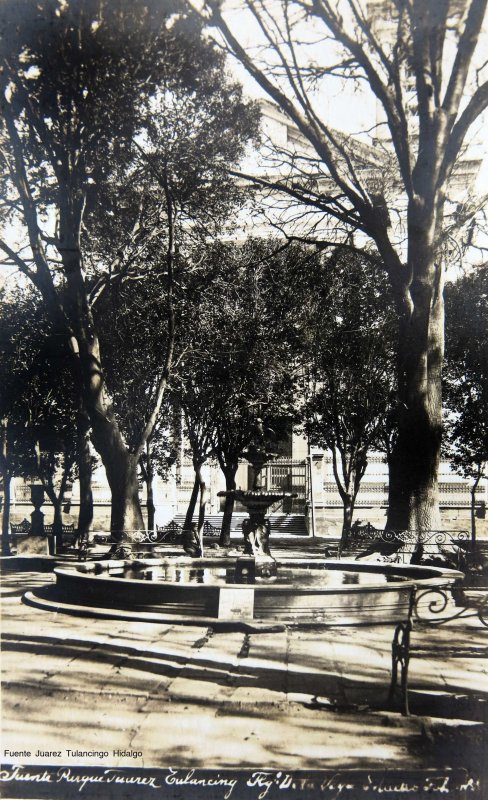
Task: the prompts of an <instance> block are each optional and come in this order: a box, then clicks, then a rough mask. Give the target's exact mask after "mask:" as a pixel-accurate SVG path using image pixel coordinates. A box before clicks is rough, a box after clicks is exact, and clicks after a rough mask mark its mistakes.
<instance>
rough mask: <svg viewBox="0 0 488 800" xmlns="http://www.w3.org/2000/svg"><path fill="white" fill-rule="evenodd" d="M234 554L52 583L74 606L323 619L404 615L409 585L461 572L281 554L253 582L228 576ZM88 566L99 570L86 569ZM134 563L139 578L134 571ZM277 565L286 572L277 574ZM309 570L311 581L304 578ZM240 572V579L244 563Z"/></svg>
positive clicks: (346, 621) (64, 576)
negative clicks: (274, 568) (270, 569)
mask: <svg viewBox="0 0 488 800" xmlns="http://www.w3.org/2000/svg"><path fill="white" fill-rule="evenodd" d="M247 560H248V561H249V560H250V559H247ZM240 561H242V560H241V559H235V558H234V559H232V558H218V559H217V558H214V559H210V558H209V559H205V558H204V559H191V558H184V557H182V558H176V559H175V558H159V559H143V560H141V561H139V562H125V561H115V560H112V561H105V562H97V564H92V565H90V564H78V565H73V566H71V567H69V568H62V569H61V568H59V569H55V570H54V572H55V574H56V581H57V588H58V590H59V591H60V592H61V593H62V594H63V595H64V596H66V597H68V598H69V600H70V602H72V603H77V604H79V605H86V606H91V607H93V606H96V607H97V608H106V609H119V610H131V611H137V610H140V611H145V612H157V613H164V614H165V615H170V616H171V615H175V617H178V616H185V617H188V616H190V617H195V618H210V619H212V618H213V619H218V620H240V621H246V620H266V621H276V622H285V623H287V624H297V623H302V624H310V623H320V624H327V625H359V624H378V623H380V622H385V623H387V622H388V623H391V622H399V621H402V620H404V619H405V618H406V616H407V614H408V607H409V603H410V598H411V591H412V588H413V587H417V588H418V589H438V588H441V587H447V586H450V585H452V584H454V583H455V582H456V581H457V580H460V579H461V578H462V577H463V573H461V572H457V571H455V570H449V569H443V568H439V567H424V566H410V565H396V564H395V565H390V564H374V563H368V564H364V563H362V564H360V563H358V562H357V561H346V560H341V561H334V560H327V561H321V560H318V559H316V560H310V559H286V560H283V561H282V562H278V563H277V575H276V576H275V575H273V574H270V575H268V576H266V574H265V575H264V577H263V576H262V575H261V576H260V577H259V578H258V579H256V582H254V583H244V582H233V581H232V571H233V570H234V574H235V570H236V567H237V564H238V562H240ZM273 563H274V562H273ZM101 564H102V566H100V565H101ZM241 566H242V564H241ZM90 569H93V570H95V569H97V570H99V572H98V574H94V571H91V572H88V571H87V570H90ZM134 570H135V572H134ZM138 570H140V571H141V577H140V578H138V577H134V574H136V575H137V571H138ZM158 570H159V572H160V575H161V574H162V573H165V575H166V579H165V580H163V581H158V580H154V579H153V578H154V576H152V577H149V576H148V572H150V571H153V572H154V571H156V572H157V571H158ZM178 570H179V574H177V571H178ZM283 570H284V571H285V574H284V576H283V575H281V576H280V572H282V571H283ZM304 571H305V572H304ZM307 572H309V573H310V575H311V577H312V580H305V575H306V574H307ZM191 573H193V575H192V574H191ZM229 574H230V578H229ZM316 574H319V575H320V574H322V576H323V581H321V580H320V579H319V580H316ZM238 575H239V578H238V580H242V578H243V576H242V570H240V571H239V570H238ZM244 577H245V576H244ZM280 578H281V580H280Z"/></svg>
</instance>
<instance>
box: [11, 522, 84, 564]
mask: <svg viewBox="0 0 488 800" xmlns="http://www.w3.org/2000/svg"><path fill="white" fill-rule="evenodd" d="M10 530H11V533H12V535H13V537H14V538H15V544H17V537H18V536H28V535H29V533H30V531H31V524H30V522H29V521H28V520H27V519H23V520H22V522H11V523H10ZM53 530H54V526H53V525H52V524H47V525H44V533H45V534H46V536H52V535H53ZM76 541H77V531H76V529H75V526H74V524H72V523H63V525H62V543H61V547H58V553H60V554H62V553H66V554H69V553H73V554H74V555H78V556H79V557H80V558H86V554H87V549H88V542H87V541H82V542H80V543H79V544H76Z"/></svg>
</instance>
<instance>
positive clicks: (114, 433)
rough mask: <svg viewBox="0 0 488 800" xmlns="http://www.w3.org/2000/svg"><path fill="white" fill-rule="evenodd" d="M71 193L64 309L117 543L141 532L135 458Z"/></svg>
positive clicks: (63, 236) (64, 230)
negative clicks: (102, 339)
mask: <svg viewBox="0 0 488 800" xmlns="http://www.w3.org/2000/svg"><path fill="white" fill-rule="evenodd" d="M73 197H74V194H73V191H67V192H66V196H65V203H61V206H60V235H59V238H60V248H59V249H60V252H61V255H62V259H63V267H64V272H65V275H66V309H67V312H68V316H69V319H70V321H71V325H72V328H73V331H74V332H75V337H74V338H73V339H72V341H71V346H72V350H73V352H74V354H75V355H76V356H78V359H79V369H80V378H81V394H82V403H83V410H84V412H85V413H86V414H87V416H88V419H89V420H90V424H91V429H92V442H93V446H94V447H95V449H96V450H97V452H98V453H99V454H100V457H101V459H102V462H103V466H104V467H105V472H106V475H107V481H108V484H109V486H110V491H111V494H112V513H111V522H110V525H111V533H112V537H113V538H114V539H115V540H116V541H120V540H121V539H122V537H123V536H124V534H127V535H128V536H129V538H130V532H131V531H135V530H144V520H143V517H142V510H141V503H140V499H139V485H138V480H137V464H138V458H134V456H133V455H132V454H131V453H130V452H129V450H128V448H127V445H126V444H125V441H124V439H123V436H122V433H121V431H120V428H119V426H118V423H117V420H116V418H115V415H114V410H113V406H112V402H111V398H110V397H109V395H108V393H107V388H106V385H105V380H104V375H103V369H102V362H101V356H100V344H99V340H98V337H97V335H96V333H95V326H94V321H93V315H92V313H91V309H90V308H89V305H88V296H87V291H86V286H85V281H84V277H83V269H82V263H81V251H80V241H79V232H80V228H81V216H82V211H81V205H80V208H76V207H75V206H76V202H77V200H76V199H75V200H73Z"/></svg>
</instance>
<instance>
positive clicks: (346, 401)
mask: <svg viewBox="0 0 488 800" xmlns="http://www.w3.org/2000/svg"><path fill="white" fill-rule="evenodd" d="M314 278H315V280H314ZM309 280H310V284H311V287H312V285H314V286H315V288H314V289H313V290H311V291H310V295H309V302H308V303H307V304H305V303H304V311H303V322H302V324H303V331H304V341H305V350H304V356H305V357H304V362H305V363H306V364H307V369H306V371H305V375H304V377H305V381H304V397H305V403H304V406H303V409H302V414H303V418H304V429H305V431H306V433H307V435H308V438H309V441H310V443H311V444H313V445H318V446H319V447H323V448H327V449H329V450H330V451H331V453H332V464H333V472H334V477H335V480H336V484H337V488H338V491H339V494H340V496H341V499H342V502H343V505H344V529H343V533H344V535H346V534H347V532H348V531H349V528H350V525H351V521H352V514H353V510H354V503H355V500H356V496H357V493H358V491H359V487H360V483H361V480H362V478H363V476H364V473H365V471H366V467H367V463H368V453H370V452H371V451H372V450H380V449H383V441H384V438H385V435H386V434H387V433H388V431H387V430H386V427H387V425H388V423H389V415H390V413H391V411H392V406H393V405H394V399H393V398H394V396H395V389H396V387H395V378H394V374H395V371H394V365H395V350H394V341H395V334H396V320H395V315H394V313H393V312H392V310H391V305H390V304H389V303H388V302H387V298H388V294H389V290H388V285H387V281H386V277H385V276H384V273H383V271H382V268H381V264H380V263H379V261H378V259H377V258H376V257H371V256H370V255H368V254H367V253H364V254H363V255H361V254H359V253H352V252H348V251H344V250H341V249H338V250H336V251H334V252H333V254H332V255H330V256H328V257H327V258H324V259H323V261H322V263H321V265H320V273H319V274H317V273H315V275H310V277H309Z"/></svg>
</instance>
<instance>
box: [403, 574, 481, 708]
mask: <svg viewBox="0 0 488 800" xmlns="http://www.w3.org/2000/svg"><path fill="white" fill-rule="evenodd" d="M458 593H459V594H460V599H461V600H462V603H461V605H460V606H457V605H454V600H453V598H455V597H456V595H457V594H458ZM451 604H452V605H451ZM468 617H472V618H475V617H477V618H478V620H479V621H480V622H481V624H482V625H484V626H485V627H486V628H488V593H487V592H486V590H485V591H484V592H481V593H479V595H478V597H477V598H476V599H474V598H473V597H466V596H465V595H464V593H463V589H462V587H442V586H439V587H435V588H429V589H419V588H418V587H417V586H413V587H412V589H411V591H410V601H409V605H408V614H407V617H406V619H405V620H404V621H403V622H400V623H398V624H397V625H396V627H395V632H394V635H393V641H392V652H391V655H392V669H391V683H390V690H389V697H388V699H389V702H390V703H391V702H393V700H394V697H395V693H396V691H397V688H400V692H401V704H402V706H401V708H402V713H403V714H404V715H405V716H408V715H409V714H410V707H409V684H408V678H409V666H410V659H411V658H412V657H417V658H422V657H432V656H435V655H440V656H441V657H442V651H439V650H438V649H437V648H436V647H435V645H434V644H433V643H429V645H420V644H416V643H415V640H414V634H415V631H416V630H418V629H422V628H423V629H424V630H425V629H426V628H428V627H429V626H440V625H444V624H446V623H448V622H452V621H453V620H459V619H466V618H468ZM478 655H479V656H484V657H485V658H486V656H487V655H488V648H487V647H484V648H482V649H481V650H480V651H479V652H478ZM399 673H400V674H399Z"/></svg>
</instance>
